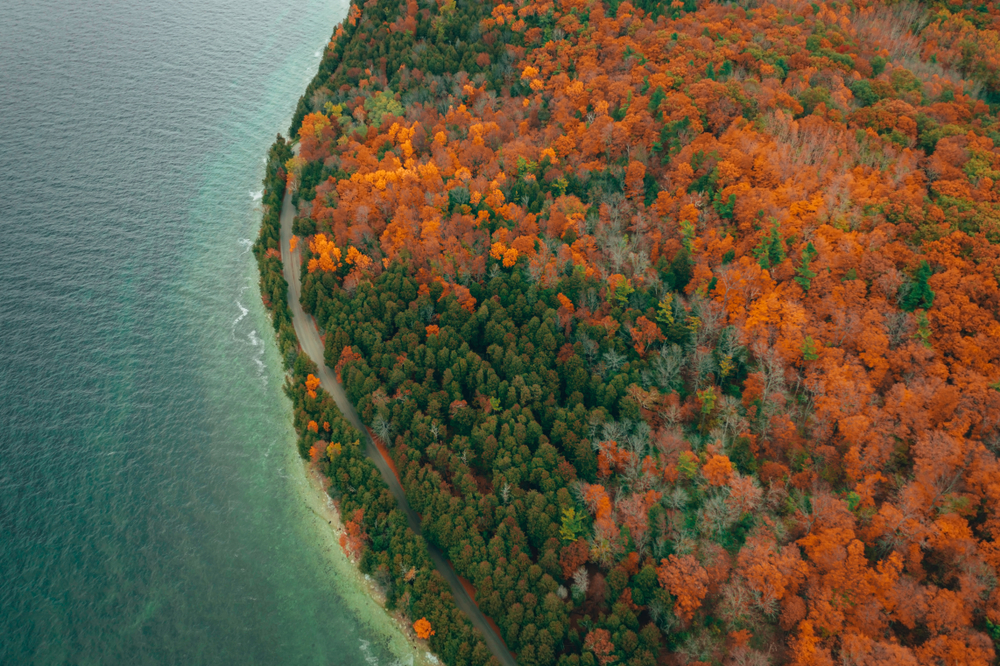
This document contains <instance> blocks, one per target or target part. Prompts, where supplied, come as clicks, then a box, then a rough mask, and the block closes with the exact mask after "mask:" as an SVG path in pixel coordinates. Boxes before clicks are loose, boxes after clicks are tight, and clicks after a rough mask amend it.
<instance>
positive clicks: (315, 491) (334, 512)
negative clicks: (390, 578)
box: [301, 460, 441, 666]
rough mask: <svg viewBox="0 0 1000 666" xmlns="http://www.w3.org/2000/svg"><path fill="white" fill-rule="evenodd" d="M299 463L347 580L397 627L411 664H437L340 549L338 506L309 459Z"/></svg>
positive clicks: (399, 613) (309, 501) (402, 618)
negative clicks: (347, 573)
mask: <svg viewBox="0 0 1000 666" xmlns="http://www.w3.org/2000/svg"><path fill="white" fill-rule="evenodd" d="M301 464H302V471H303V473H304V474H305V477H306V482H307V483H308V490H307V491H306V492H305V494H306V496H305V497H304V499H305V500H306V504H307V505H308V506H309V508H310V509H311V510H312V511H313V513H315V514H316V515H317V516H318V517H319V518H321V519H322V520H323V521H324V522H325V523H326V524H327V526H328V528H329V530H330V532H331V533H332V535H333V540H334V543H335V547H336V549H337V555H334V556H335V557H343V558H344V560H345V561H346V562H347V569H348V571H350V581H349V583H350V584H351V585H353V586H354V587H356V588H357V589H358V590H359V591H360V592H362V593H363V594H365V595H366V596H367V597H369V598H370V599H371V600H372V601H373V602H375V604H376V605H377V606H378V608H379V610H381V611H382V614H383V615H384V618H383V619H385V620H386V621H388V622H389V623H391V624H392V625H393V627H394V628H395V629H398V630H399V632H400V633H401V634H402V636H403V638H404V640H405V641H406V645H407V647H408V648H409V654H410V655H412V657H413V661H412V665H413V666H439V665H440V664H441V660H440V659H439V658H438V657H437V656H435V655H434V653H433V652H432V651H431V648H430V645H428V643H427V641H423V640H420V639H418V638H417V636H416V634H415V633H414V631H413V627H412V626H410V623H409V621H408V620H407V619H406V617H405V616H404V615H403V613H402V611H399V610H395V611H390V610H388V609H386V607H385V593H384V592H383V591H382V590H381V589H379V587H378V585H376V583H375V581H373V580H372V579H371V578H370V577H369V576H367V575H365V574H363V573H361V570H360V569H359V568H358V565H357V563H356V562H354V560H352V559H351V557H350V556H349V555H348V554H347V553H346V552H344V549H343V548H342V547H341V545H340V536H341V535H342V534H344V523H343V520H342V518H341V515H340V509H339V508H338V507H337V505H336V503H335V502H334V500H333V498H332V497H330V495H329V494H328V493H327V492H326V485H327V484H326V478H325V477H324V476H323V475H322V474H321V473H320V472H319V470H317V469H316V468H315V467H314V466H313V465H312V464H311V463H310V462H309V461H307V460H303V461H301ZM394 656H397V655H394Z"/></svg>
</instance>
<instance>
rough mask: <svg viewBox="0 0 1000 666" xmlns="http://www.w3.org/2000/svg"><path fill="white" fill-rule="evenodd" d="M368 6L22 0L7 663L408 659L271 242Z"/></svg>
mask: <svg viewBox="0 0 1000 666" xmlns="http://www.w3.org/2000/svg"><path fill="white" fill-rule="evenodd" d="M345 11H346V2H345V0H286V1H285V2H266V1H264V0H238V1H237V0H172V1H171V2H153V1H151V0H90V1H89V2H83V1H81V0H0V16H2V20H0V229H2V232H3V236H2V238H3V248H4V252H3V258H2V260H0V289H2V291H0V609H2V612H0V664H18V663H37V664H61V663H72V664H115V663H124V664H142V663H150V664H154V663H155V664H175V663H176V664H180V663H183V664H238V663H239V664H365V663H375V664H391V663H393V662H395V661H397V660H399V659H400V658H402V659H403V660H404V661H406V660H407V659H408V658H407V657H406V656H405V654H402V652H401V651H400V649H399V645H400V641H401V639H400V638H399V636H398V632H396V634H393V632H392V631H391V630H390V629H388V628H387V627H386V622H385V620H384V616H382V617H379V614H378V613H377V612H375V611H373V610H372V604H371V603H370V602H368V601H367V599H366V598H365V597H363V596H362V595H361V594H360V592H359V591H358V590H357V589H356V587H355V586H353V584H351V583H350V582H348V581H346V578H347V577H346V576H345V575H344V572H345V570H346V567H345V565H344V562H343V558H342V557H341V556H339V555H338V554H337V552H336V548H335V547H334V546H333V542H332V540H331V538H330V536H329V530H325V529H324V528H325V527H326V525H325V523H323V522H322V521H321V520H320V519H319V518H318V517H317V516H316V514H315V513H313V512H312V510H311V509H310V508H309V507H308V506H307V503H306V501H305V500H304V499H303V498H304V496H305V493H306V490H305V482H304V475H303V472H302V468H301V465H300V463H299V461H298V459H297V457H296V456H295V454H294V450H293V447H294V442H293V436H294V435H293V432H292V429H291V414H290V404H289V403H288V401H287V399H286V398H285V397H284V396H283V394H282V391H281V383H282V381H283V378H282V370H281V367H280V363H279V360H278V358H277V354H276V351H275V345H274V341H273V335H272V332H271V329H270V326H269V323H268V321H267V319H266V316H265V313H264V310H263V308H262V306H261V305H260V299H259V295H258V292H257V287H256V279H257V278H256V269H255V267H254V263H253V259H252V255H251V254H250V253H249V252H248V248H249V244H250V239H252V238H253V237H254V236H255V235H256V230H257V227H258V225H259V219H260V213H259V210H257V202H256V199H255V197H259V190H260V179H261V177H262V175H263V156H264V154H265V152H266V150H267V147H268V145H269V144H270V143H271V141H273V139H274V135H275V133H276V132H278V131H287V125H288V121H289V120H290V118H291V113H292V110H293V109H294V106H295V103H296V101H297V99H298V96H299V94H300V92H301V91H302V90H303V89H304V87H305V85H306V83H307V82H308V80H309V78H310V77H311V75H312V74H313V73H314V71H315V68H316V66H317V64H318V62H319V52H320V50H321V49H322V47H323V44H324V43H325V42H326V41H327V40H328V39H329V35H330V34H331V32H332V31H333V28H334V26H335V25H336V23H337V22H338V21H340V20H341V19H342V18H343V15H344V13H345Z"/></svg>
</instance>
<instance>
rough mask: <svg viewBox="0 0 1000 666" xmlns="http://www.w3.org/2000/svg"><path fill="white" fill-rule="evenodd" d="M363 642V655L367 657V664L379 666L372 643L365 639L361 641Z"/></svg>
mask: <svg viewBox="0 0 1000 666" xmlns="http://www.w3.org/2000/svg"><path fill="white" fill-rule="evenodd" d="M360 642H361V654H363V655H364V657H365V662H366V663H368V664H371V666H378V657H376V656H375V655H373V654H372V650H371V643H369V642H368V641H366V640H365V639H363V638H362V639H360Z"/></svg>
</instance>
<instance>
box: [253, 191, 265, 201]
mask: <svg viewBox="0 0 1000 666" xmlns="http://www.w3.org/2000/svg"><path fill="white" fill-rule="evenodd" d="M250 198H251V199H253V200H254V201H260V200H261V199H263V198H264V190H257V191H256V192H254V191H253V190H251V191H250Z"/></svg>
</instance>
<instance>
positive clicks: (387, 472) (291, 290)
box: [281, 145, 517, 666]
mask: <svg viewBox="0 0 1000 666" xmlns="http://www.w3.org/2000/svg"><path fill="white" fill-rule="evenodd" d="M295 152H296V154H297V153H298V146H297V145H296V146H295ZM294 219H295V206H294V205H293V204H292V194H291V192H290V191H289V190H287V189H286V191H285V199H284V202H282V204H281V262H282V264H283V270H284V275H285V280H286V281H287V282H288V307H289V309H291V311H292V325H293V326H294V327H295V334H296V335H297V336H298V338H299V344H300V345H301V346H302V350H303V351H304V352H305V353H306V354H308V355H309V358H311V359H312V360H313V361H315V363H316V365H317V366H319V371H318V376H319V380H320V385H321V386H322V387H323V388H324V389H325V390H326V391H327V392H328V393H329V394H330V395H332V396H333V399H334V400H335V401H336V402H337V407H339V408H340V411H341V413H342V414H343V415H344V417H345V418H347V420H348V421H350V422H351V424H352V425H353V426H354V427H355V428H357V429H358V432H360V433H362V436H363V438H364V442H365V453H366V454H367V455H368V457H369V458H371V459H372V462H374V463H375V466H376V467H378V471H379V472H380V473H381V474H382V478H383V479H385V482H386V483H387V484H388V485H389V490H390V491H392V495H393V497H395V498H396V502H397V504H399V509H400V511H402V512H403V513H404V514H405V515H406V520H407V521H408V523H409V525H410V529H412V530H413V531H414V533H416V534H420V517H419V516H418V515H417V512H416V511H414V510H413V509H412V508H411V507H410V504H409V502H407V501H406V493H404V492H403V488H402V486H400V485H399V480H398V479H397V478H396V475H395V474H394V473H393V471H392V469H391V468H390V467H389V464H388V462H386V460H385V459H384V458H383V457H382V454H381V453H380V452H379V450H378V448H377V447H376V446H375V443H374V442H373V441H372V439H371V436H370V435H369V434H368V430H367V429H366V428H365V425H364V423H362V422H361V417H360V416H358V412H357V410H356V409H355V408H354V405H353V404H351V401H350V400H348V398H347V394H346V393H345V392H344V388H343V387H342V386H341V385H340V383H339V382H338V381H337V377H336V375H334V373H333V371H332V370H330V368H328V367H327V366H326V363H325V362H324V356H323V341H322V340H321V339H320V335H319V330H318V329H317V327H316V322H315V320H314V319H313V318H312V317H311V316H309V315H307V314H306V313H305V311H304V310H303V309H302V305H301V304H300V302H299V295H300V291H301V289H302V283H301V282H300V279H299V272H300V270H301V265H302V261H301V257H300V254H299V252H300V251H299V249H298V248H296V250H295V252H294V253H293V252H291V246H290V242H291V238H292V221H293V220H294ZM427 550H428V552H429V553H430V556H431V561H432V562H433V563H434V568H436V569H437V570H438V573H440V574H441V575H442V576H443V577H444V579H445V580H446V581H448V586H449V587H451V593H452V596H454V597H455V605H457V606H458V608H459V609H460V610H461V611H462V612H463V613H465V614H466V616H468V618H469V619H470V620H471V621H472V624H473V625H474V626H475V627H476V628H477V629H479V631H480V632H482V634H483V638H484V640H485V641H486V646H487V647H488V648H489V649H490V652H492V653H493V654H494V656H496V658H497V659H499V660H500V663H501V664H503V665H504V666H517V661H516V660H515V659H514V656H513V655H512V654H511V653H510V650H508V649H507V646H506V645H504V643H503V641H501V640H500V637H499V636H498V635H497V634H496V632H495V631H493V629H492V628H491V627H490V625H489V622H488V621H487V619H486V616H485V615H483V612H482V611H481V610H479V607H478V606H476V603H475V601H473V600H472V597H470V596H469V593H468V592H467V591H466V589H465V587H463V585H462V582H461V581H460V580H459V578H458V575H457V574H456V573H455V571H454V570H453V569H452V568H451V566H450V565H449V564H448V560H447V559H445V557H444V555H443V554H442V553H441V551H439V550H438V549H437V548H435V547H433V546H431V545H430V544H427Z"/></svg>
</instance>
